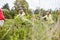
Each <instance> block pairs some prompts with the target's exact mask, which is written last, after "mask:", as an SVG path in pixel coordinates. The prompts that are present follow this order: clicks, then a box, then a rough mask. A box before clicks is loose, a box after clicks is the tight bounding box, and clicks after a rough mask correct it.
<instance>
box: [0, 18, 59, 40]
mask: <svg viewBox="0 0 60 40" xmlns="http://www.w3.org/2000/svg"><path fill="white" fill-rule="evenodd" d="M27 18H29V19H28V20H26V21H22V20H21V19H19V18H17V19H6V20H5V24H4V27H3V28H2V29H0V40H60V38H59V37H60V31H59V30H60V29H59V28H60V27H59V24H60V21H57V22H56V23H55V24H53V25H48V24H46V23H45V22H44V21H42V20H41V19H40V20H39V19H36V20H35V22H34V20H31V18H30V17H27Z"/></svg>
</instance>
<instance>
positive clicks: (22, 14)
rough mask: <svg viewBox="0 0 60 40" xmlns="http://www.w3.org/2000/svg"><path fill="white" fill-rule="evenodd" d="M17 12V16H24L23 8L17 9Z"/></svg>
mask: <svg viewBox="0 0 60 40" xmlns="http://www.w3.org/2000/svg"><path fill="white" fill-rule="evenodd" d="M18 12H19V15H20V16H24V15H25V13H24V11H23V8H19V9H18Z"/></svg>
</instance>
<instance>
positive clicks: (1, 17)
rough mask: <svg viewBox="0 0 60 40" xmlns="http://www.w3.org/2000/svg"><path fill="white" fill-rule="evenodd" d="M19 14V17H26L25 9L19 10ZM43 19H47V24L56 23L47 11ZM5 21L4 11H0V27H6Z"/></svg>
mask: <svg viewBox="0 0 60 40" xmlns="http://www.w3.org/2000/svg"><path fill="white" fill-rule="evenodd" d="M18 12H19V16H24V15H25V13H24V11H23V8H19V10H18ZM42 18H43V19H44V18H46V21H47V23H51V24H52V23H54V21H53V19H52V15H51V13H50V12H49V11H47V12H46V15H45V16H44V17H42ZM4 21H5V17H4V14H3V11H2V9H0V27H1V26H3V25H4Z"/></svg>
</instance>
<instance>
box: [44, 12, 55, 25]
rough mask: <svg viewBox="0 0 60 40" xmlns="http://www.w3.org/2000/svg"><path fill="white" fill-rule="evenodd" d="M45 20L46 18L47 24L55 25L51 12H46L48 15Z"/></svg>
mask: <svg viewBox="0 0 60 40" xmlns="http://www.w3.org/2000/svg"><path fill="white" fill-rule="evenodd" d="M43 18H45V20H46V23H47V24H53V23H54V21H53V19H52V15H51V12H49V11H46V15H45V16H44V17H43Z"/></svg>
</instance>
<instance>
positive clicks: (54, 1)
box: [0, 0, 60, 10]
mask: <svg viewBox="0 0 60 40" xmlns="http://www.w3.org/2000/svg"><path fill="white" fill-rule="evenodd" d="M14 1H15V0H0V8H1V7H2V6H3V5H4V4H5V3H9V6H10V8H12V7H13V3H14ZM26 1H27V2H28V3H29V7H30V8H32V9H36V8H37V7H40V8H44V9H46V10H47V9H56V8H60V0H26ZM39 1H40V3H39Z"/></svg>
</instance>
